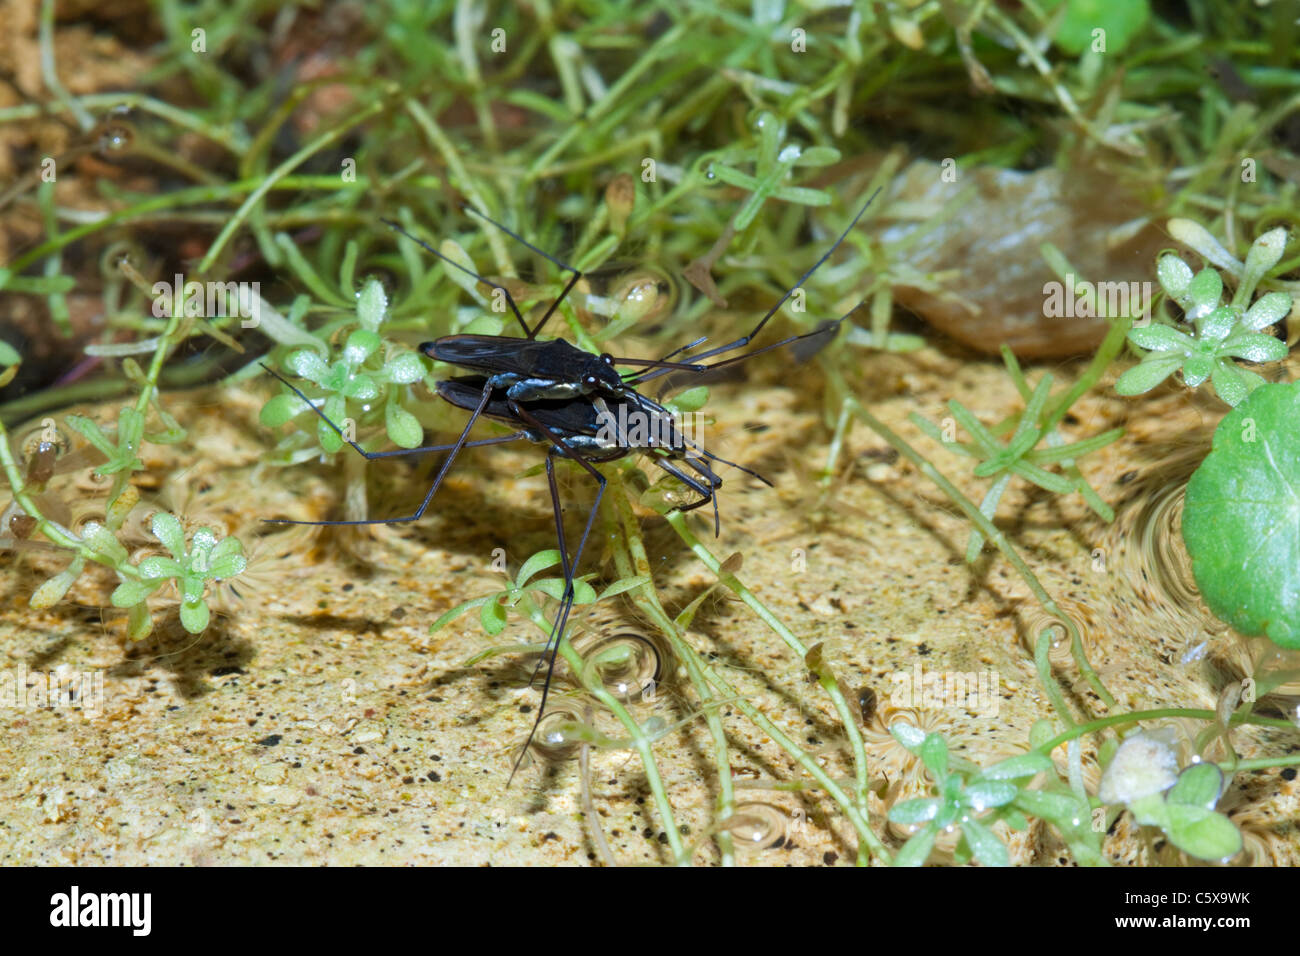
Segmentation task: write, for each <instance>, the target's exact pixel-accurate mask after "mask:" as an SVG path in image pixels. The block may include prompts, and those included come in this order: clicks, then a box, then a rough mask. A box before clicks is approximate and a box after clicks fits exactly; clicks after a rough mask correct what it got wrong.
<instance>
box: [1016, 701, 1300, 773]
mask: <svg viewBox="0 0 1300 956" xmlns="http://www.w3.org/2000/svg"><path fill="white" fill-rule="evenodd" d="M1169 717H1191V718H1193V719H1195V720H1206V721H1217V720H1218V719H1219V716H1218V714H1216V713H1215V712H1214V711H1212V710H1203V709H1199V708H1193V707H1161V708H1159V709H1158V710H1135V711H1131V712H1129V713H1127V714H1115V715H1114V716H1112V717H1099V718H1098V719H1096V720H1090V721H1088V722H1087V723H1086V724H1076V725H1075V726H1073V727H1071V728H1070V729H1069V730H1067V731H1065V732H1064V733H1062V734H1059V735H1057V736H1055V737H1053V738H1052V739H1051V740H1049V741H1047V742H1046V743H1043V744H1040V745H1039V746H1038V747H1037V748H1035V749H1037V750H1040V751H1042V752H1043V753H1045V754H1049V753H1051V752H1052V751H1053V750H1055V749H1056V748H1057V747H1059V746H1061V744H1064V743H1069V742H1070V741H1071V740H1074V739H1076V738H1079V737H1083V736H1086V735H1087V734H1092V733H1096V732H1097V731H1099V730H1105V729H1106V728H1107V727H1122V726H1124V725H1126V724H1136V723H1139V722H1140V721H1143V720H1161V719H1166V718H1169ZM1233 724H1252V725H1254V726H1256V727H1273V728H1276V729H1278V730H1295V724H1293V723H1292V722H1291V721H1289V720H1282V719H1281V718H1278V717H1259V716H1256V715H1255V714H1248V715H1239V714H1233V715H1232V716H1231V717H1230V718H1228V725H1229V726H1231V725H1233ZM1246 762H1247V761H1242V763H1241V764H1239V766H1244V765H1245V763H1246ZM1266 766H1270V767H1272V766H1277V761H1274V762H1273V763H1269V764H1267V765H1266Z"/></svg>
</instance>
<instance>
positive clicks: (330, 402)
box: [316, 394, 347, 455]
mask: <svg viewBox="0 0 1300 956" xmlns="http://www.w3.org/2000/svg"><path fill="white" fill-rule="evenodd" d="M322 411H323V412H324V415H325V418H323V419H319V418H318V419H317V420H316V440H317V441H318V442H320V447H321V450H322V451H324V452H325V453H326V454H330V455H332V454H334V453H335V452H336V451H338V450H339V449H341V448H342V447H343V438H342V436H341V435H339V433H338V432H337V431H335V430H334V429H333V428H332V427H330V423H331V422H333V423H334V424H336V425H338V426H340V427H342V426H343V424H344V412H346V411H347V404H346V403H345V402H344V400H343V396H342V395H337V394H336V395H331V396H329V398H327V399H325V407H324V408H323V409H322Z"/></svg>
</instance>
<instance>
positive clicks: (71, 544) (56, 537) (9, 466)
mask: <svg viewBox="0 0 1300 956" xmlns="http://www.w3.org/2000/svg"><path fill="white" fill-rule="evenodd" d="M0 470H3V471H4V475H5V478H6V479H7V480H8V482H9V487H10V489H12V491H13V496H14V501H16V502H18V504H19V506H20V507H21V508H22V509H23V511H24V512H26V513H27V515H28V516H29V517H31V518H33V519H35V521H36V530H37V531H39V532H40V533H41V534H43V535H45V537H46V539H47V540H48V541H50V543H52V544H55V545H57V546H59V547H61V548H66V549H67V550H69V551H72V552H75V553H76V554H77V556H78V557H81V558H84V559H86V560H88V561H94V562H95V563H96V564H102V565H104V566H105V567H108V568H112V569H113V570H115V571H117V572H118V573H119V574H121V575H122V576H123V577H128V578H134V579H135V580H140V572H139V570H138V569H137V568H136V567H135V566H133V565H131V564H129V563H123V564H121V565H119V564H118V563H117V562H116V561H114V560H113V559H112V558H109V557H107V556H106V555H103V554H100V553H99V552H98V551H95V550H93V549H92V548H89V547H87V546H86V544H85V542H83V541H80V540H78V539H77V538H76V537H74V536H73V535H71V534H70V533H69V532H68V531H67V529H65V528H64V527H63V526H62V525H60V524H57V523H55V522H53V521H51V520H50V519H49V518H46V517H45V515H44V514H42V513H41V509H40V507H39V506H38V505H37V504H36V502H35V501H34V500H33V499H32V496H31V495H30V494H29V493H28V492H27V490H26V488H25V487H24V485H25V482H24V480H23V476H22V472H21V471H20V470H19V468H18V462H17V461H16V460H15V459H14V455H13V449H12V448H10V447H9V432H8V431H7V430H6V429H5V427H4V423H3V422H0Z"/></svg>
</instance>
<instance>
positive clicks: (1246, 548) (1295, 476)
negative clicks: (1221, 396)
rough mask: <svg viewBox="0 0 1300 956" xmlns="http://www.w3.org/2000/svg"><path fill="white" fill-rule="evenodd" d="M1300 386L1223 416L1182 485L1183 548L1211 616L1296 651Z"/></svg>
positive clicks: (1299, 633)
mask: <svg viewBox="0 0 1300 956" xmlns="http://www.w3.org/2000/svg"><path fill="white" fill-rule="evenodd" d="M1297 421H1300V384H1290V385H1261V386H1260V387H1259V388H1257V389H1255V390H1254V391H1253V392H1251V394H1250V395H1249V396H1248V397H1247V398H1246V399H1245V400H1244V401H1243V402H1241V404H1239V405H1238V406H1237V407H1236V408H1235V409H1233V410H1232V411H1231V412H1229V413H1228V415H1227V416H1225V417H1224V419H1223V421H1221V422H1220V423H1219V427H1218V428H1217V429H1216V430H1215V433H1214V445H1213V449H1212V450H1211V452H1210V454H1209V455H1208V456H1206V459H1205V461H1203V462H1202V463H1201V466H1200V467H1199V468H1198V469H1197V470H1196V473H1195V474H1194V475H1192V480H1191V481H1190V482H1189V483H1188V485H1187V497H1186V503H1185V505H1184V508H1183V540H1184V541H1185V542H1186V544H1187V551H1188V553H1189V554H1190V555H1191V557H1192V573H1193V575H1194V576H1195V578H1196V583H1197V585H1198V586H1199V587H1200V589H1201V594H1202V596H1203V597H1204V599H1205V603H1206V604H1208V605H1209V607H1210V610H1212V611H1213V612H1214V613H1215V614H1217V615H1218V616H1219V617H1220V618H1222V619H1223V620H1224V621H1226V622H1228V623H1229V624H1231V625H1232V626H1233V627H1235V628H1236V629H1237V630H1238V631H1240V632H1241V633H1242V634H1246V635H1256V634H1265V635H1267V636H1268V638H1269V639H1270V640H1272V641H1273V642H1274V643H1275V644H1278V645H1280V646H1282V647H1286V648H1292V649H1296V648H1300V435H1297V433H1296V429H1295V423H1296V422H1297Z"/></svg>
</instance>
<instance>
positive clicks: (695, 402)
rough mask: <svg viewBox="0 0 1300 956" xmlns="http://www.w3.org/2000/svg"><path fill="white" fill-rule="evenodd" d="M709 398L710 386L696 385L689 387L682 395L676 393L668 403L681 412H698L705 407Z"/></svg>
mask: <svg viewBox="0 0 1300 956" xmlns="http://www.w3.org/2000/svg"><path fill="white" fill-rule="evenodd" d="M708 400H709V387H708V386H707V385H696V386H695V387H694V388H688V389H687V390H686V391H684V392H682V393H681V394H680V395H674V396H673V398H672V400H671V401H670V402H669V403H668V404H669V405H670V406H672V407H673V408H675V409H677V410H678V411H679V412H697V411H699V410H700V409H701V408H703V407H704V404H705V403H706V402H707V401H708Z"/></svg>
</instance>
